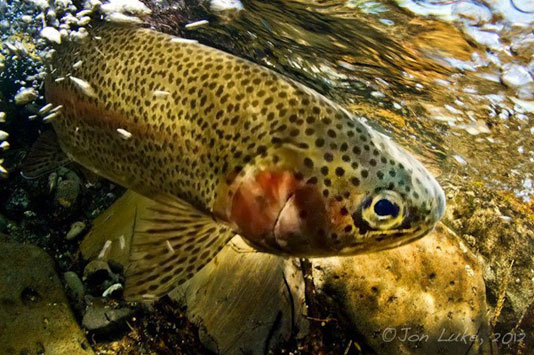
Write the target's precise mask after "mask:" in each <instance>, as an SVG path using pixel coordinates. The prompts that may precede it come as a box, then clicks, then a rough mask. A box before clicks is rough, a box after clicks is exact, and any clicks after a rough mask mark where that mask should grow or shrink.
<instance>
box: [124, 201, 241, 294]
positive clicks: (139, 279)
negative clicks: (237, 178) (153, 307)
mask: <svg viewBox="0 0 534 355" xmlns="http://www.w3.org/2000/svg"><path fill="white" fill-rule="evenodd" d="M138 214H139V215H138V218H137V222H136V227H135V231H134V235H133V239H132V246H131V250H130V261H129V265H128V267H127V269H126V287H125V292H124V297H125V298H126V299H128V300H145V301H146V300H147V299H148V300H150V299H153V298H158V297H161V296H163V295H165V294H166V293H168V292H169V291H171V290H172V289H173V288H174V287H176V286H179V285H181V284H183V283H184V282H185V281H187V280H188V279H190V278H191V277H193V275H194V274H195V273H196V272H197V271H199V270H200V269H202V267H204V265H206V264H207V263H208V262H209V261H211V260H212V259H213V258H214V257H215V255H216V254H217V253H218V252H219V251H220V250H221V249H222V248H223V246H224V245H225V244H226V243H227V242H228V241H229V240H230V239H231V238H233V237H234V235H235V232H234V231H232V230H231V229H230V228H229V227H228V226H227V225H225V224H223V223H221V222H219V221H217V220H215V219H214V218H213V217H212V216H209V215H206V214H204V213H202V212H200V211H198V210H197V209H195V208H194V207H193V206H191V205H190V204H188V203H187V202H184V201H182V200H179V199H175V198H167V199H164V200H161V199H159V200H158V201H154V202H153V204H151V205H149V206H147V207H146V208H145V209H144V210H142V211H139V212H138Z"/></svg>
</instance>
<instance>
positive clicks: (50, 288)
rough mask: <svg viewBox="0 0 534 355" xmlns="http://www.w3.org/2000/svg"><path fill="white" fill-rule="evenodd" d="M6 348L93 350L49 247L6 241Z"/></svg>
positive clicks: (70, 353)
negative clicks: (68, 299)
mask: <svg viewBox="0 0 534 355" xmlns="http://www.w3.org/2000/svg"><path fill="white" fill-rule="evenodd" d="M0 255H2V257H1V258H0V353H2V354H6V355H11V354H13V355H19V354H47V355H48V354H50V355H78V354H79V355H89V354H93V351H92V350H91V347H90V346H89V343H88V342H87V339H86V338H85V335H84V333H83V331H82V330H81V329H80V328H79V326H78V323H77V322H76V319H75V318H74V316H73V314H72V311H71V310H70V307H69V304H68V302H67V298H66V296H65V293H64V289H63V285H62V284H61V281H60V280H59V277H58V276H57V274H56V271H55V268H54V262H53V260H52V258H51V257H50V256H49V255H48V254H46V253H45V252H44V251H43V250H41V249H39V248H37V247H35V246H31V245H21V244H17V243H9V242H5V243H4V242H2V243H0Z"/></svg>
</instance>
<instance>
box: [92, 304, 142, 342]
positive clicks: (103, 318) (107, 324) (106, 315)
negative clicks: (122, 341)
mask: <svg viewBox="0 0 534 355" xmlns="http://www.w3.org/2000/svg"><path fill="white" fill-rule="evenodd" d="M133 314H134V310H133V309H131V308H127V307H123V308H114V307H113V306H112V305H111V304H109V303H108V302H106V301H105V300H103V299H101V298H92V299H91V300H90V302H89V304H88V306H87V311H86V312H85V314H84V315H83V319H82V325H83V327H84V328H85V329H87V330H91V331H93V332H95V333H97V334H100V335H102V334H106V335H107V336H112V335H113V334H112V333H115V332H119V331H121V330H122V329H125V328H126V327H127V325H126V320H127V319H128V318H129V317H131V316H132V315H133Z"/></svg>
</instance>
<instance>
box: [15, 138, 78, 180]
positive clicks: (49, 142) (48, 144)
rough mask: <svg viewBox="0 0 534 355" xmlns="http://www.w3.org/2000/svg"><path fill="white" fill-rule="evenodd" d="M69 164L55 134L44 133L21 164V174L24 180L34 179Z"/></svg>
mask: <svg viewBox="0 0 534 355" xmlns="http://www.w3.org/2000/svg"><path fill="white" fill-rule="evenodd" d="M69 162H70V160H69V158H67V156H66V155H65V153H63V151H62V150H61V148H60V146H59V143H58V140H57V136H56V132H54V131H53V130H49V131H45V132H43V134H41V136H40V137H39V138H38V139H37V141H35V143H34V144H33V146H32V149H31V151H30V154H28V156H27V157H26V159H25V160H24V163H23V164H22V170H21V174H22V176H23V177H25V178H26V179H35V178H38V177H40V176H43V175H45V174H48V173H50V172H52V171H54V170H56V169H57V168H59V167H61V166H64V165H66V164H68V163H69Z"/></svg>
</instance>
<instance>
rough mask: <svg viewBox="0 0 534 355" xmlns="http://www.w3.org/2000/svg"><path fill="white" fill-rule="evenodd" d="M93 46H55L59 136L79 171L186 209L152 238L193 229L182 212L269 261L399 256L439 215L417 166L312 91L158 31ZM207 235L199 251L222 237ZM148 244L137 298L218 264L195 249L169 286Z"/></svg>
mask: <svg viewBox="0 0 534 355" xmlns="http://www.w3.org/2000/svg"><path fill="white" fill-rule="evenodd" d="M90 38H91V40H88V41H85V42H83V43H69V44H66V45H62V46H60V47H58V49H57V52H56V53H55V55H54V58H53V60H52V63H51V65H52V68H53V71H51V73H52V74H50V75H49V77H48V78H47V80H46V98H47V100H48V101H50V102H51V103H52V104H54V105H62V109H61V114H60V115H59V116H58V117H56V118H54V119H53V120H52V121H53V126H54V129H55V131H56V132H57V135H58V138H59V142H60V145H61V148H62V149H63V151H65V152H66V153H67V155H68V156H69V157H70V158H71V159H72V160H74V161H76V162H78V163H80V164H82V165H83V166H85V167H87V168H89V169H90V170H92V171H94V172H96V173H97V174H100V175H102V176H104V177H106V178H108V179H110V180H112V181H114V182H116V183H118V184H120V185H123V186H125V187H127V188H130V189H132V190H134V191H136V192H138V193H141V194H143V195H145V196H147V197H149V198H151V199H153V200H155V201H156V202H157V201H167V200H169V199H171V200H172V199H174V200H175V201H180V203H179V204H173V203H168V204H164V205H165V206H167V207H166V210H167V212H166V213H163V212H161V209H160V210H158V211H159V212H157V213H156V212H154V211H155V210H157V209H155V210H154V211H152V212H151V214H150V213H149V215H151V217H149V218H147V219H146V220H147V221H152V222H151V223H153V224H154V225H157V224H158V223H160V224H161V222H162V221H166V222H165V223H167V224H172V223H171V222H169V221H175V222H176V221H180V222H179V223H180V224H184V223H186V224H187V223H194V221H193V220H191V219H184V218H183V216H181V214H182V212H183V211H182V212H180V210H179V209H178V210H177V209H176V207H172V206H177V205H180V206H183V205H182V204H181V202H185V203H186V204H187V206H190V208H192V209H195V210H197V211H199V213H201V214H203V215H206V216H212V219H213V221H214V222H213V223H215V224H216V225H217V227H218V228H219V227H220V226H225V228H227V229H225V231H227V232H225V231H223V233H222V234H223V235H225V238H227V239H228V238H230V237H231V236H232V235H233V234H235V233H239V234H240V235H242V237H243V238H245V240H247V241H248V242H249V243H250V244H251V245H253V246H254V247H256V248H257V249H258V250H261V251H266V252H272V253H277V254H281V255H295V256H328V255H351V254H357V253H362V252H370V251H376V250H382V249H387V248H391V247H394V246H398V245H402V244H404V243H406V242H409V241H411V240H415V239H417V238H420V237H422V236H423V235H424V234H426V233H427V232H428V231H429V230H430V229H431V228H432V227H433V225H434V224H435V223H436V221H437V220H439V218H440V217H441V215H442V214H443V210H444V207H445V199H444V195H443V191H442V189H441V187H440V186H439V184H438V183H437V182H436V180H435V179H434V178H433V177H432V176H431V174H430V173H428V172H427V170H426V169H425V168H424V167H423V166H422V165H421V164H420V163H419V162H418V161H417V160H416V159H414V158H413V157H412V156H411V155H410V154H409V153H408V152H406V151H405V150H404V149H402V148H400V147H399V146H397V145H396V144H395V143H394V142H393V141H392V140H391V139H389V138H388V137H386V136H384V135H382V134H381V133H379V132H377V131H375V130H374V129H372V128H371V127H370V126H369V125H368V124H367V123H366V121H365V119H363V118H358V117H356V116H354V115H353V114H351V113H349V112H348V111H346V110H345V109H344V108H342V107H341V106H339V105H338V104H336V103H334V102H332V101H331V100H329V99H328V98H326V97H324V96H322V95H320V94H319V93H317V92H315V91H313V90H312V89H309V88H307V87H305V86H304V85H302V84H299V83H297V82H295V81H293V80H291V79H288V78H286V77H284V76H282V75H280V74H278V73H276V72H274V71H272V70H269V69H267V68H264V67H262V66H260V65H257V64H255V63H252V62H249V61H247V60H245V59H242V58H239V57H236V56H233V55H230V54H228V53H225V52H223V51H220V50H217V49H214V48H211V47H207V46H205V45H202V44H199V43H196V42H194V41H185V40H181V39H177V38H176V37H173V36H170V35H166V34H162V33H158V32H155V31H153V30H150V29H145V28H140V27H133V26H120V25H109V24H108V25H100V26H97V27H96V28H94V29H93V30H91V32H90ZM97 38H99V39H97ZM80 60H83V64H82V65H76V66H74V67H73V65H74V64H75V63H78V62H79V61H80ZM69 77H70V79H71V80H59V81H58V80H57V79H59V78H69ZM379 201H382V202H380V203H378V202H379ZM384 201H385V202H384ZM177 203H178V202H177ZM181 208H182V207H181ZM158 213H159V214H163V216H155V215H157V214H158ZM166 215H167V217H168V216H171V215H172V216H174V217H172V218H170V217H169V218H170V220H169V219H165V218H167V217H165V216H166ZM179 215H180V216H181V217H179V218H178V217H176V216H179ZM158 221H159V222H158ZM204 222H205V223H208V222H207V221H204ZM204 222H203V223H204ZM199 228H200V227H199ZM149 229H150V228H149ZM156 229H157V228H156ZM156 229H154V232H153V233H152V234H158V233H159V236H160V237H154V236H153V238H155V239H154V240H158V241H161V243H163V241H165V243H170V244H169V245H170V246H171V248H172V247H174V246H177V248H176V249H179V248H178V246H180V245H182V244H180V243H179V242H177V241H176V240H177V239H180V233H179V229H175V230H172V228H171V230H172V231H173V233H174V235H173V236H172V238H171V239H169V238H170V237H169V238H167V237H165V236H163V237H162V236H161V233H163V232H162V231H161V230H159V232H158V231H157V230H156ZM193 229H194V228H193ZM201 229H202V231H204V232H199V233H200V235H199V236H198V238H201V237H202V234H203V233H204V234H206V233H208V232H206V231H210V232H209V233H208V234H210V233H214V232H213V230H215V229H213V228H208V227H206V226H204V227H202V228H201ZM217 230H218V231H219V232H220V230H219V229H217ZM199 231H200V229H199ZM141 234H143V237H142V238H141V237H139V239H140V240H141V239H142V240H144V238H149V237H150V234H151V233H145V232H143V233H140V235H141ZM204 237H205V235H204ZM182 239H183V238H182ZM187 240H189V242H187V243H186V244H188V243H190V244H191V245H194V243H195V238H188V239H187ZM143 243H144V242H142V241H139V243H137V245H138V246H139V250H138V252H137V254H136V255H135V258H134V259H135V262H137V263H139V260H144V261H143V262H142V266H139V265H138V266H137V267H134V268H133V269H135V268H137V270H136V271H135V272H133V274H135V275H144V277H141V278H140V280H142V281H138V282H136V283H135V285H136V286H135V287H133V286H132V287H133V288H137V289H138V290H137V291H138V292H137V291H136V293H135V294H140V292H141V291H139V290H145V291H146V289H147V288H146V287H145V286H146V285H147V284H150V286H151V287H152V289H151V290H150V291H158V292H157V293H158V294H161V293H163V292H164V291H162V290H167V289H168V287H170V286H169V285H170V284H172V283H176V282H177V278H178V279H179V280H181V282H184V281H185V280H186V279H188V278H189V277H191V276H192V274H193V272H192V270H197V268H199V267H202V266H203V265H204V264H205V263H206V262H207V261H208V260H207V259H205V258H204V259H205V260H202V259H203V258H200V259H201V260H202V261H199V260H198V259H199V257H198V255H197V254H200V255H208V254H209V255H210V258H211V257H213V256H214V255H215V254H216V253H215V254H214V253H207V254H203V251H202V250H196V249H198V248H193V247H191V248H189V249H190V250H189V251H187V252H190V251H191V250H196V251H195V253H193V254H195V255H191V256H190V259H187V260H194V261H193V262H191V265H195V266H194V267H193V266H191V267H190V268H189V269H187V268H184V267H178V266H177V268H176V269H175V270H180V272H177V273H176V275H177V276H176V275H175V276H176V277H170V276H169V275H167V276H161V277H160V276H158V274H157V272H158V270H157V268H156V270H155V271H148V270H149V269H150V268H151V267H152V268H153V265H154V263H153V262H152V261H153V260H154V259H156V260H157V259H158V255H154V253H150V252H149V251H147V250H145V249H143V248H148V247H143V245H147V243H144V244H143ZM173 243H176V244H173ZM182 243H183V240H182ZM213 244H216V245H217V248H220V247H222V245H224V243H213ZM210 247H211V245H210ZM201 249H202V248H201ZM154 250H158V253H159V257H160V258H162V259H164V260H165V261H166V262H169V260H182V259H180V258H172V257H170V256H169V255H167V254H165V253H167V252H168V251H169V247H168V245H167V244H161V245H160V246H159V247H158V248H154ZM134 252H135V251H134ZM156 254H157V253H156ZM148 256H150V257H148ZM180 263H183V261H180V262H178V264H180ZM134 264H135V263H134ZM184 269H186V270H188V271H187V274H186V276H187V277H183V274H184V273H183V270H184ZM160 271H161V270H160ZM169 272H170V270H168V269H166V271H165V272H163V273H162V275H163V274H168V273H169ZM133 274H132V275H133ZM162 278H163V282H160V283H159V284H158V280H159V281H161V280H162ZM162 284H164V285H165V287H163V286H162Z"/></svg>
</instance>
